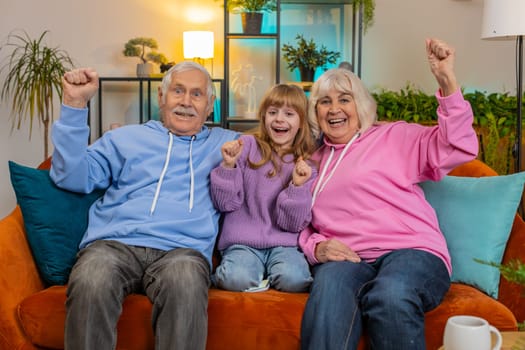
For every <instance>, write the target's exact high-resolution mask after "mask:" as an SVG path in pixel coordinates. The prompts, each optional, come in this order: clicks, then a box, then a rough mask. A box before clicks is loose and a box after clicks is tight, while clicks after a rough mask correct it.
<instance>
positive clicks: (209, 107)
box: [206, 95, 215, 117]
mask: <svg viewBox="0 0 525 350" xmlns="http://www.w3.org/2000/svg"><path fill="white" fill-rule="evenodd" d="M214 105H215V95H212V96H211V101H210V103H209V104H208V109H207V110H206V117H209V116H210V114H211V112H213V106H214Z"/></svg>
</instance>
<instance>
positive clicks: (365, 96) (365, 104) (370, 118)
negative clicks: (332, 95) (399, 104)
mask: <svg viewBox="0 0 525 350" xmlns="http://www.w3.org/2000/svg"><path fill="white" fill-rule="evenodd" d="M332 89H335V90H337V91H341V92H344V93H350V94H352V96H353V97H354V101H355V104H356V110H357V115H358V118H359V125H360V130H361V132H364V131H365V130H366V129H368V128H369V127H370V126H372V124H374V122H375V121H376V120H377V104H376V101H375V100H374V98H373V97H372V95H371V94H370V92H369V91H368V89H367V88H366V87H365V85H364V84H363V82H362V81H361V79H359V77H358V76H357V75H355V74H354V73H353V72H352V71H350V70H348V69H345V68H332V69H329V70H327V71H326V72H324V73H323V74H322V75H321V76H320V77H319V78H318V79H317V81H316V82H315V83H314V84H313V86H312V89H311V91H310V98H309V103H308V119H309V123H310V125H311V127H312V132H313V134H314V135H315V137H319V135H320V130H319V122H318V121H317V113H316V110H317V102H318V101H319V99H320V98H323V97H324V96H326V95H328V93H329V92H330V90H332Z"/></svg>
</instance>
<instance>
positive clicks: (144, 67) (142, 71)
mask: <svg viewBox="0 0 525 350" xmlns="http://www.w3.org/2000/svg"><path fill="white" fill-rule="evenodd" d="M154 68H155V67H154V66H153V64H152V63H151V62H146V63H137V77H139V78H147V77H149V76H150V75H151V74H153V72H154Z"/></svg>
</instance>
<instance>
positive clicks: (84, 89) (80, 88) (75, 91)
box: [62, 68, 98, 108]
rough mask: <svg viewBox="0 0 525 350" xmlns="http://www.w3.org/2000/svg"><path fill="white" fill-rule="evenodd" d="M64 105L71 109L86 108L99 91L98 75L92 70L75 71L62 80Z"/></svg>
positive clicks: (66, 74)
mask: <svg viewBox="0 0 525 350" xmlns="http://www.w3.org/2000/svg"><path fill="white" fill-rule="evenodd" d="M62 87H63V93H62V103H63V104H64V105H66V106H69V107H74V108H85V107H86V106H87V103H88V102H89V100H91V98H92V97H93V96H94V95H95V93H96V92H97V89H98V73H97V72H96V71H95V70H94V69H92V68H79V69H74V70H71V71H69V72H66V73H65V74H64V77H63V78H62Z"/></svg>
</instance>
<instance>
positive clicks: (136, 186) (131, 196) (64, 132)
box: [50, 105, 238, 264]
mask: <svg viewBox="0 0 525 350" xmlns="http://www.w3.org/2000/svg"><path fill="white" fill-rule="evenodd" d="M88 135H89V127H88V126H87V109H76V108H71V107H68V106H64V105H63V106H62V110H61V117H60V119H59V120H58V121H56V122H55V123H54V125H53V130H52V135H51V136H52V140H53V143H54V146H55V149H54V152H53V158H52V165H51V171H50V175H51V178H52V180H53V181H54V182H55V184H56V185H57V186H58V187H61V188H63V189H66V190H69V191H75V192H81V193H89V192H91V191H93V190H94V189H106V188H107V190H106V192H105V194H104V195H103V196H102V197H101V198H99V199H98V200H97V201H95V203H94V204H93V205H92V206H91V208H90V210H89V223H88V227H87V230H86V233H85V234H84V237H83V238H82V240H81V242H80V248H83V247H86V246H87V245H89V244H90V243H92V242H94V241H96V240H99V239H107V240H115V241H119V242H122V243H125V244H128V245H134V246H142V247H151V248H156V249H162V250H170V249H173V248H179V247H183V248H192V249H195V250H197V251H199V252H201V253H202V254H203V255H204V256H205V257H206V258H207V259H208V262H209V263H210V264H211V255H212V252H213V247H214V244H215V239H216V237H217V233H218V219H219V212H218V211H217V210H216V209H215V208H214V207H213V204H212V201H211V198H210V191H209V182H210V172H211V170H212V169H213V168H215V167H216V166H217V165H219V163H220V161H221V160H222V156H221V151H220V149H221V146H222V144H223V143H224V142H226V141H229V140H233V139H236V138H237V137H238V134H237V133H235V132H233V131H231V130H225V129H221V128H211V129H209V128H207V127H206V126H203V128H202V129H201V131H200V132H199V133H198V134H196V135H193V136H176V135H174V134H172V133H170V132H169V131H168V129H166V128H165V127H164V126H163V125H162V123H161V122H158V121H149V122H147V123H145V124H141V125H127V126H123V127H120V128H117V129H115V130H112V131H108V132H106V133H105V134H104V135H103V136H102V137H101V138H99V139H98V140H96V141H95V142H94V143H93V144H92V145H89V146H88V143H87V140H88Z"/></svg>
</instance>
